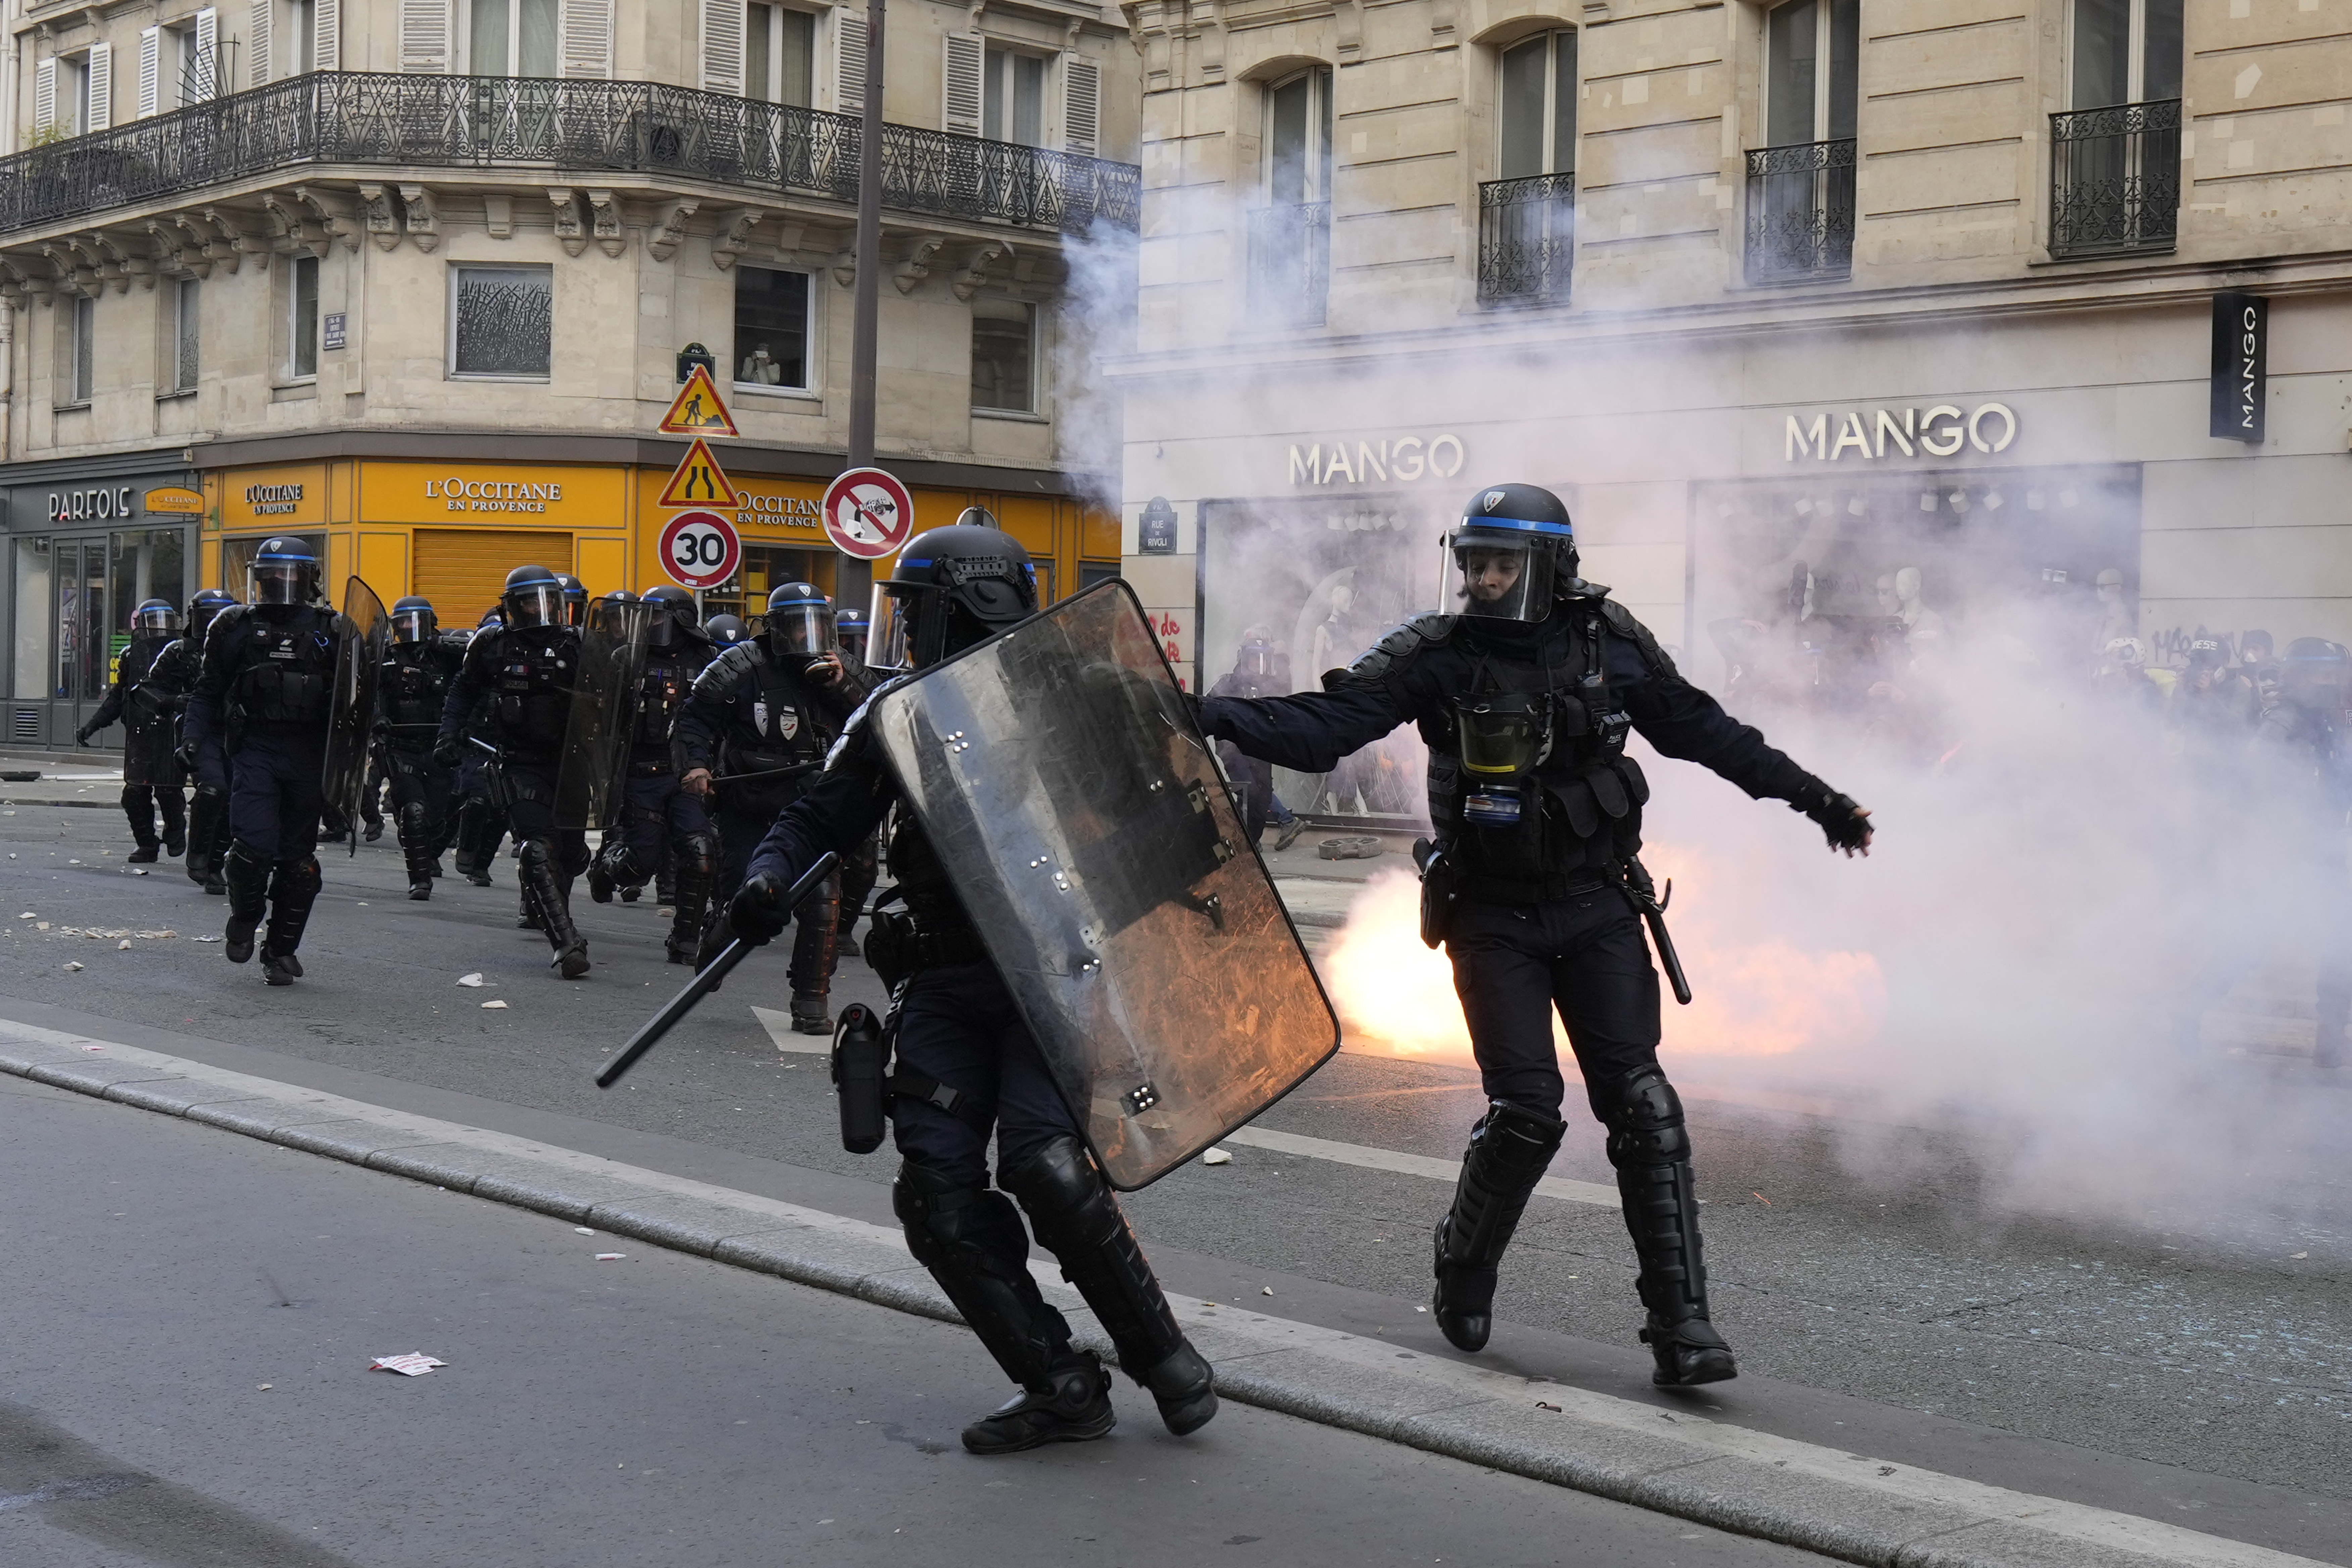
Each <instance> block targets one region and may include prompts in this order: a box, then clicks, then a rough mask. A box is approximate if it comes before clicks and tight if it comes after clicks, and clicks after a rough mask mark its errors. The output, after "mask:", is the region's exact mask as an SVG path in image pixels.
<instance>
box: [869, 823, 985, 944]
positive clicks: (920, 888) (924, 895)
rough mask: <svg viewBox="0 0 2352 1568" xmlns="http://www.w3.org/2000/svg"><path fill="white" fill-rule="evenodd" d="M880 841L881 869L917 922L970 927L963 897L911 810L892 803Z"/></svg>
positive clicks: (930, 928) (949, 927)
mask: <svg viewBox="0 0 2352 1568" xmlns="http://www.w3.org/2000/svg"><path fill="white" fill-rule="evenodd" d="M882 843H883V861H882V865H883V870H884V871H885V872H886V873H887V875H888V877H889V879H890V882H891V885H892V887H893V889H895V890H896V891H897V893H898V900H899V902H901V903H903V904H904V905H905V906H906V908H907V912H908V913H909V914H911V915H913V916H914V917H915V921H916V923H917V924H919V925H920V926H921V927H922V928H923V929H924V930H926V931H951V930H956V929H959V928H961V929H965V930H969V929H970V928H971V916H969V915H967V914H966V913H964V908H963V900H961V899H960V898H958V897H957V896H956V890H955V885H954V884H953V883H952V882H950V881H949V880H948V874H947V869H946V868H944V867H942V866H941V865H940V858H939V854H938V852H937V851H936V850H934V849H933V848H932V847H931V840H930V836H929V834H927V833H925V832H924V831H923V825H922V824H921V823H920V822H919V821H917V820H916V818H915V814H914V813H913V812H911V811H908V810H907V809H906V807H905V806H904V805H893V806H892V807H891V808H890V820H889V821H888V822H887V823H885V824H884V825H883V828H882Z"/></svg>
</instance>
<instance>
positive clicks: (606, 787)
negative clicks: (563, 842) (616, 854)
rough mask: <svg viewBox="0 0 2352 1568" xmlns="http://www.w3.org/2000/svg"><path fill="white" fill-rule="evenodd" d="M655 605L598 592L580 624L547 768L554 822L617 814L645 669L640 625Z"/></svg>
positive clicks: (610, 820)
mask: <svg viewBox="0 0 2352 1568" xmlns="http://www.w3.org/2000/svg"><path fill="white" fill-rule="evenodd" d="M656 613H667V612H666V611H665V610H664V608H663V606H662V605H658V604H652V605H648V604H644V603H641V602H639V601H637V600H635V599H628V600H618V599H599V600H597V601H596V602H595V603H594V604H593V605H589V606H588V618H587V621H586V622H585V623H584V624H583V626H581V628H580V675H579V679H577V680H576V681H574V682H573V683H572V717H571V720H570V721H568V723H567V724H566V726H565V729H564V731H563V758H562V763H561V765H560V766H558V768H557V769H556V774H555V826H558V827H578V828H591V827H595V828H602V827H609V826H612V825H613V824H614V822H615V821H617V820H619V816H620V809H621V795H622V785H623V784H624V782H625V780H626V778H627V775H628V768H629V744H630V742H631V741H633V740H634V739H635V731H636V727H637V684H638V682H639V681H640V680H641V679H643V678H644V676H645V669H646V626H648V625H649V624H650V623H651V622H652V620H653V617H654V616H655V615H656Z"/></svg>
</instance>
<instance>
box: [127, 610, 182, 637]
mask: <svg viewBox="0 0 2352 1568" xmlns="http://www.w3.org/2000/svg"><path fill="white" fill-rule="evenodd" d="M131 632H132V633H133V634H134V635H136V636H139V637H177V636H179V635H180V612H179V611H177V610H175V609H173V608H172V607H171V606H170V605H150V606H148V607H146V608H144V609H142V610H141V611H140V612H139V613H138V614H137V615H135V616H132V617H131Z"/></svg>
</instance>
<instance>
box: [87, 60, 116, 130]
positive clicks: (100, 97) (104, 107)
mask: <svg viewBox="0 0 2352 1568" xmlns="http://www.w3.org/2000/svg"><path fill="white" fill-rule="evenodd" d="M88 70H89V129H90V130H92V131H104V130H106V129H107V128H108V127H110V126H111V125H112V124H113V123H114V46H113V45H112V44H92V45H90V47H89V66H88Z"/></svg>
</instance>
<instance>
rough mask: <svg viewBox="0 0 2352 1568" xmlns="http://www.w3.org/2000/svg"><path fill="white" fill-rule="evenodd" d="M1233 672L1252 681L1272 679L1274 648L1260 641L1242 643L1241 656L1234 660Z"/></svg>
mask: <svg viewBox="0 0 2352 1568" xmlns="http://www.w3.org/2000/svg"><path fill="white" fill-rule="evenodd" d="M1234 674H1235V675H1238V676H1240V677H1241V678H1242V679H1244V680H1246V681H1250V682H1253V683H1257V682H1263V681H1267V680H1271V679H1274V649H1273V648H1271V647H1267V646H1266V645H1265V643H1262V642H1245V643H1244V644H1242V651H1241V657H1239V658H1236V659H1234Z"/></svg>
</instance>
